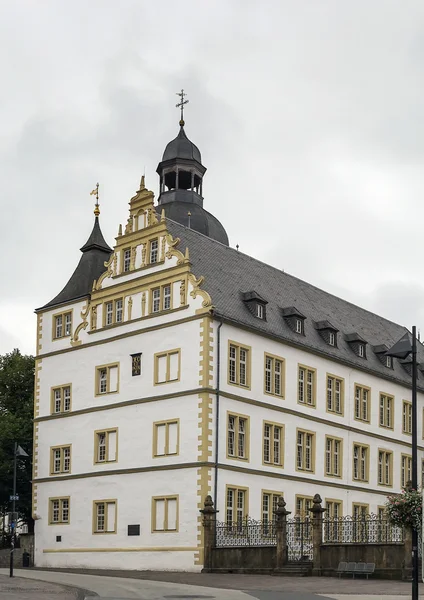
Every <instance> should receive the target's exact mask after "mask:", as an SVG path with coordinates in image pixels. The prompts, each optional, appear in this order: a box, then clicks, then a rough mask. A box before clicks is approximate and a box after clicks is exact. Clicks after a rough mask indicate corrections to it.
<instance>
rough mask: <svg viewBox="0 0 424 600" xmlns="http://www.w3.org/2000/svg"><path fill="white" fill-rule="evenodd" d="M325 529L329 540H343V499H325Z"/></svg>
mask: <svg viewBox="0 0 424 600" xmlns="http://www.w3.org/2000/svg"><path fill="white" fill-rule="evenodd" d="M325 508H326V509H327V511H326V513H325V520H324V531H325V538H326V540H327V541H328V542H341V541H342V540H343V523H342V521H341V519H342V515H343V505H342V502H341V500H332V499H327V498H326V500H325Z"/></svg>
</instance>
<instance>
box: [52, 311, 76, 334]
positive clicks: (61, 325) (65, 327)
mask: <svg viewBox="0 0 424 600" xmlns="http://www.w3.org/2000/svg"><path fill="white" fill-rule="evenodd" d="M71 333H72V311H68V312H64V313H61V314H60V315H54V317H53V339H55V340H58V339H59V338H63V337H68V336H69V335H71Z"/></svg>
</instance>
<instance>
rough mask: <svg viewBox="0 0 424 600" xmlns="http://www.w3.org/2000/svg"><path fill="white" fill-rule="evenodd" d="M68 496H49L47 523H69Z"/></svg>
mask: <svg viewBox="0 0 424 600" xmlns="http://www.w3.org/2000/svg"><path fill="white" fill-rule="evenodd" d="M69 504H70V500H69V498H50V500H49V525H57V524H61V525H67V524H68V523H69Z"/></svg>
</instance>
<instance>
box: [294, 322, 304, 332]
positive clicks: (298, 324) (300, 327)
mask: <svg viewBox="0 0 424 600" xmlns="http://www.w3.org/2000/svg"><path fill="white" fill-rule="evenodd" d="M295 331H296V333H303V321H302V319H296V320H295Z"/></svg>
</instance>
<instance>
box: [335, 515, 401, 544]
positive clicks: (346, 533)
mask: <svg viewBox="0 0 424 600" xmlns="http://www.w3.org/2000/svg"><path fill="white" fill-rule="evenodd" d="M323 539H324V542H338V543H341V544H352V543H353V544H368V543H374V544H378V543H381V544H385V543H386V544H387V543H392V542H403V530H402V528H401V527H397V526H395V525H392V524H391V523H390V522H389V521H388V520H387V519H385V518H381V517H380V516H379V515H375V514H369V515H364V516H361V517H359V518H355V517H351V516H345V517H337V518H326V519H324V521H323Z"/></svg>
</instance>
